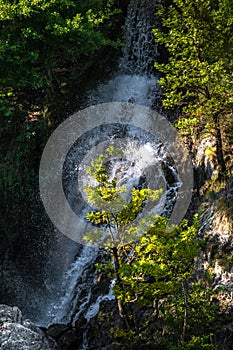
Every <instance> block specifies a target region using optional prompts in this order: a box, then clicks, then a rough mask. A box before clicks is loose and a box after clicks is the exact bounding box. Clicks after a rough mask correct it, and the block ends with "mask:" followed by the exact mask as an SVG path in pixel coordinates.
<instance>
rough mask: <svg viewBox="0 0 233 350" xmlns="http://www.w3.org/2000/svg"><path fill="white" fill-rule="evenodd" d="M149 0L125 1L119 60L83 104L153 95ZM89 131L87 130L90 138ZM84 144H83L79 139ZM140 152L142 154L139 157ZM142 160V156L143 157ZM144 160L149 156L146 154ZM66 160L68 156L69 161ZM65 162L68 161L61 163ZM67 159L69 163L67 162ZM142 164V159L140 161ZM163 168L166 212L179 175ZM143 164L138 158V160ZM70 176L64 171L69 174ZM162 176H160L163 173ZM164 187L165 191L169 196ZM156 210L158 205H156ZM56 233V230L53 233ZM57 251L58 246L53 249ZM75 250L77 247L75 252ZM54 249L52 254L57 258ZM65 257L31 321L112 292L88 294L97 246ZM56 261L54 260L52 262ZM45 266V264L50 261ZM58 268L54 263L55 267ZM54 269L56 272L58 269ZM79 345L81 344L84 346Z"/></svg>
mask: <svg viewBox="0 0 233 350" xmlns="http://www.w3.org/2000/svg"><path fill="white" fill-rule="evenodd" d="M155 3H156V0H154V1H149V0H148V1H147V0H146V1H145V0H132V1H131V3H130V4H129V6H128V15H127V18H126V22H125V26H124V42H125V45H124V48H123V54H122V58H121V59H120V61H119V67H118V70H117V71H116V72H114V73H112V77H111V79H109V80H108V81H107V82H106V83H103V84H100V85H98V86H97V87H96V88H95V89H94V90H92V91H90V92H89V95H88V102H87V104H88V105H89V106H91V105H95V104H99V103H104V102H124V101H125V102H132V103H135V104H141V105H144V106H147V107H152V106H153V103H154V101H155V97H156V96H157V95H159V87H158V85H157V78H156V76H155V75H154V73H153V62H154V60H155V57H156V55H157V46H156V44H155V43H154V40H153V36H152V33H151V29H152V20H153V12H154V4H155ZM94 137H95V135H93V138H94ZM83 147H85V145H83ZM128 148H129V150H131V151H133V152H134V153H135V157H136V153H137V155H138V157H139V156H140V152H139V153H138V150H136V149H134V143H132V142H131V143H130V141H129V144H128ZM146 148H147V154H148V152H149V155H151V158H153V157H154V158H156V162H158V161H164V163H166V161H165V160H163V157H165V156H166V154H165V151H164V150H163V147H161V145H160V144H158V143H156V142H154V144H153V140H150V141H148V140H145V142H144V144H143V143H142V144H141V152H142V153H141V154H142V155H143V150H146ZM75 152H77V151H75V150H74V152H73V153H72V152H71V154H70V155H69V157H70V159H71V160H72V157H73V158H74V157H75ZM141 158H143V157H141ZM146 161H147V160H144V162H146ZM148 161H149V160H148ZM70 163H72V161H71V162H70ZM135 163H137V164H138V171H139V174H136V168H135V167H134V168H133V167H130V166H128V165H127V166H126V168H127V170H126V171H125V172H124V176H125V177H126V179H127V180H126V182H127V183H128V184H129V183H130V185H131V187H132V186H135V183H136V182H137V181H139V180H140V164H139V163H140V162H139V158H135ZM67 164H68V165H69V162H68V163H67ZM72 164H73V163H72ZM144 165H145V164H144ZM166 166H167V169H168V170H169V171H170V173H171V174H172V176H173V178H174V181H173V183H170V184H167V191H166V193H165V197H164V201H163V205H162V206H163V211H162V213H164V211H165V212H166V211H167V212H169V210H171V208H172V198H173V199H174V193H175V192H176V190H177V188H178V183H179V179H178V176H177V174H176V171H175V169H174V168H173V166H172V164H169V163H167V164H166ZM142 167H143V164H142ZM71 172H72V169H69V166H67V169H66V174H67V177H68V178H69V181H70V182H72V176H70V175H69V173H71ZM69 176H70V177H69ZM164 181H166V179H165V176H164ZM70 182H69V184H68V187H67V188H68V190H67V196H68V197H69V196H70V199H71V200H72V186H71V187H69V186H70ZM169 193H170V197H169ZM158 212H159V214H161V209H158ZM58 235H59V234H58ZM66 246H67V244H64V245H63V246H62V244H61V245H60V247H59V249H61V250H63V253H62V254H64V250H65V249H66ZM57 251H58V250H57ZM77 251H78V252H77ZM58 255H59V254H58V253H57V259H58V260H59V256H58ZM68 255H69V258H67V259H66V263H65V271H63V272H61V274H60V276H59V278H57V279H56V284H57V286H56V288H55V287H54V285H53V282H51V275H52V274H49V273H48V276H47V281H46V288H47V292H46V293H47V297H46V298H47V299H46V302H45V303H44V308H45V310H44V309H43V313H39V319H38V318H35V319H34V322H35V323H37V324H39V325H43V326H48V325H50V324H54V323H68V322H73V323H75V321H76V320H77V319H78V318H79V317H80V315H82V316H84V317H85V318H86V320H87V321H89V320H90V319H91V318H92V317H94V316H95V315H96V314H97V312H98V310H99V305H100V302H101V301H103V300H112V299H113V298H114V296H113V293H112V289H111V286H109V289H108V291H107V292H105V293H103V294H101V295H98V296H97V297H96V298H95V299H94V300H93V296H92V294H91V287H90V285H93V284H95V282H96V271H95V269H94V268H93V264H94V262H95V260H96V258H97V255H98V250H97V248H96V249H95V248H92V247H89V246H84V247H77V246H75V248H74V249H73V250H72V249H71V252H70V254H68ZM54 264H56V262H54ZM50 270H51V266H50ZM58 270H59V269H58ZM56 273H58V274H59V271H57V272H56ZM84 348H85V346H84Z"/></svg>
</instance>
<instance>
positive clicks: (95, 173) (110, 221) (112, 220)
mask: <svg viewBox="0 0 233 350" xmlns="http://www.w3.org/2000/svg"><path fill="white" fill-rule="evenodd" d="M122 155H123V154H122V151H121V150H120V149H118V148H113V147H109V148H108V149H107V150H106V153H105V154H100V155H99V156H98V157H97V158H96V159H95V160H93V161H92V163H91V166H90V167H89V168H88V173H89V175H91V176H92V177H93V178H94V179H95V181H96V185H95V186H91V185H87V186H86V188H85V192H86V194H87V200H88V201H89V202H90V203H91V204H92V205H94V206H96V207H97V208H102V210H101V211H95V212H91V213H88V214H87V215H86V217H87V219H88V220H89V221H90V222H92V223H93V224H94V225H99V224H102V225H105V226H104V229H101V228H100V229H99V230H98V232H88V233H87V234H86V236H85V239H86V240H87V241H88V242H89V243H92V244H95V243H98V244H101V242H102V241H103V238H104V237H105V235H106V233H105V231H106V228H107V230H108V233H109V235H108V236H107V237H106V238H104V241H103V243H104V246H105V247H115V246H116V247H120V246H124V244H126V243H127V242H129V241H131V240H134V239H136V238H137V237H138V236H139V235H140V233H141V229H142V227H141V226H142V225H143V223H144V221H145V220H144V219H143V220H141V221H140V222H139V223H137V225H135V224H134V223H133V221H134V220H135V219H136V218H137V215H138V213H139V212H140V211H141V210H142V206H143V203H144V202H145V200H152V201H156V200H157V199H158V197H159V194H160V193H161V191H160V190H157V191H154V190H150V189H148V188H142V189H137V188H133V189H132V191H131V200H130V202H129V203H127V199H126V198H125V197H124V194H125V193H126V187H125V186H119V185H118V181H117V178H116V177H114V178H110V177H109V174H108V169H107V166H106V165H105V163H106V162H107V160H109V159H111V156H114V157H116V156H118V157H122Z"/></svg>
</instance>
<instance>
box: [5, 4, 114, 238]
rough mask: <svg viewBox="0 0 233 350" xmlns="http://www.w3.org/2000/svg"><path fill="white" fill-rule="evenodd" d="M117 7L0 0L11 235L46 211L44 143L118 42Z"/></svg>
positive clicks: (7, 217) (7, 225) (8, 230)
mask: <svg viewBox="0 0 233 350" xmlns="http://www.w3.org/2000/svg"><path fill="white" fill-rule="evenodd" d="M118 13H119V11H118V10H117V8H116V6H115V5H114V2H113V1H112V0H107V1H102V0H88V1H85V2H80V1H73V0H65V1H60V0H49V1H44V0H32V1H22V0H19V1H8V0H7V1H5V0H4V1H0V76H1V79H0V97H1V98H0V113H1V117H0V139H1V142H0V153H1V155H2V159H1V165H0V195H1V201H2V206H1V211H0V214H1V216H2V220H1V222H2V224H3V227H4V231H5V232H6V235H7V236H9V237H11V236H12V233H11V231H12V229H15V230H17V231H20V230H21V229H22V228H23V226H26V230H27V231H28V225H31V224H32V222H31V221H32V220H31V218H32V216H33V217H35V216H38V220H39V221H40V218H41V217H42V215H41V213H40V215H38V213H37V212H33V210H34V209H33V207H34V205H36V207H37V205H38V202H39V199H38V191H39V189H38V167H39V161H40V157H41V153H42V150H43V147H44V145H45V142H46V140H47V138H48V136H49V134H50V132H51V128H52V129H53V128H55V127H56V125H58V124H59V123H60V122H61V121H62V120H63V118H64V114H65V113H71V111H72V112H73V110H74V109H73V108H74V107H73V106H74V105H75V108H77V101H74V102H73V96H74V95H75V97H76V99H77V100H78V98H80V86H79V85H80V83H81V77H82V75H84V74H85V73H86V70H87V69H88V68H90V66H92V65H94V64H96V61H97V56H98V55H100V53H102V52H103V50H104V49H105V48H106V47H108V48H109V47H114V48H115V47H118V46H119V43H118V42H117V40H115V39H117V35H115V36H114V37H113V35H112V33H111V26H112V22H113V21H114V18H116V17H117V16H118V15H117V14H118ZM98 59H100V57H99V58H98ZM73 81H75V84H76V85H75V88H74V83H73ZM71 101H72V102H71ZM36 203H37V204H36ZM22 212H24V216H22ZM12 218H13V219H12ZM19 223H21V225H19ZM34 224H35V222H34ZM14 225H15V228H13V227H12V226H14Z"/></svg>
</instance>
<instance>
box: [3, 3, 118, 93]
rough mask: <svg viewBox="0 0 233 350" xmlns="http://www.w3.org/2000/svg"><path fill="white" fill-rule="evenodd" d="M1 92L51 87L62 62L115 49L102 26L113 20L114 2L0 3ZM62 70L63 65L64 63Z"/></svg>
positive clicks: (67, 62) (73, 60)
mask: <svg viewBox="0 0 233 350" xmlns="http://www.w3.org/2000/svg"><path fill="white" fill-rule="evenodd" d="M0 9H1V10H0V22H1V36H0V40H1V45H0V74H1V88H3V87H6V86H10V87H13V88H14V89H19V88H23V87H25V86H30V87H32V88H41V87H44V86H45V85H46V84H48V83H50V84H51V83H52V82H53V79H54V78H55V76H56V73H57V70H58V69H59V68H60V67H61V63H62V61H66V65H67V64H70V65H71V64H78V63H79V61H80V59H82V56H85V57H88V56H90V55H92V54H93V53H94V52H96V51H98V50H99V49H100V48H101V47H103V46H105V45H107V44H111V41H110V40H108V39H107V38H106V37H105V36H104V34H103V32H102V31H101V28H100V27H101V25H102V24H103V23H104V22H105V21H106V20H107V19H109V17H110V16H111V15H112V11H111V7H110V1H108V2H107V3H106V6H105V7H104V8H103V6H102V1H98V0H96V1H89V2H88V3H87V4H86V3H85V4H80V2H76V1H72V0H67V1H60V0H56V1H44V0H39V1H38V0H33V1H18V2H13V3H12V2H11V1H5V0H4V1H0ZM62 65H64V63H62Z"/></svg>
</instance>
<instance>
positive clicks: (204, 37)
mask: <svg viewBox="0 0 233 350" xmlns="http://www.w3.org/2000/svg"><path fill="white" fill-rule="evenodd" d="M157 14H158V16H160V17H161V20H162V29H154V35H155V39H156V41H157V42H159V43H160V44H162V45H164V46H165V48H166V50H167V52H168V56H169V57H168V62H167V63H161V64H159V63H155V67H156V68H157V69H158V70H159V71H160V72H162V73H163V76H162V77H161V78H160V80H159V83H160V85H161V86H162V87H163V89H164V99H163V105H164V107H167V108H174V107H179V108H181V110H182V112H183V115H182V117H181V119H180V120H179V121H178V123H177V127H178V128H179V129H181V132H182V133H183V134H186V135H187V134H188V135H190V134H193V133H195V134H198V133H200V132H201V133H203V132H204V133H206V132H208V133H210V132H212V133H213V134H214V136H215V137H216V146H217V159H218V163H219V165H220V166H221V170H222V171H225V164H224V159H223V155H222V122H221V119H223V118H226V115H228V117H227V118H229V114H231V117H230V118H232V107H233V95H232V91H233V85H232V84H233V83H232V67H233V52H232V40H233V36H232V23H233V4H232V1H230V0H219V1H215V0H207V1H204V0H197V1H193V0H191V1H189V0H172V1H171V2H169V3H168V5H164V4H160V5H159V6H158V12H157Z"/></svg>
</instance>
